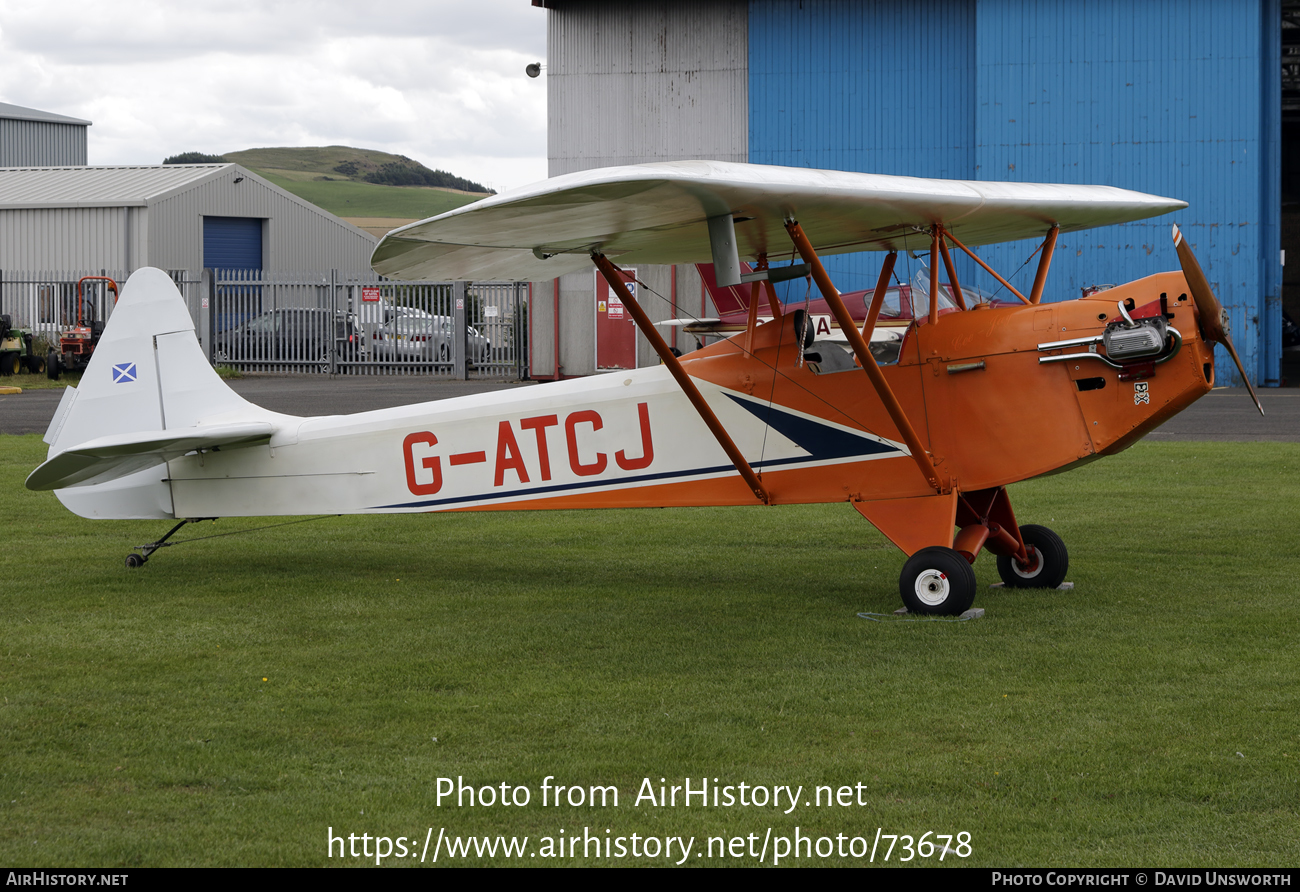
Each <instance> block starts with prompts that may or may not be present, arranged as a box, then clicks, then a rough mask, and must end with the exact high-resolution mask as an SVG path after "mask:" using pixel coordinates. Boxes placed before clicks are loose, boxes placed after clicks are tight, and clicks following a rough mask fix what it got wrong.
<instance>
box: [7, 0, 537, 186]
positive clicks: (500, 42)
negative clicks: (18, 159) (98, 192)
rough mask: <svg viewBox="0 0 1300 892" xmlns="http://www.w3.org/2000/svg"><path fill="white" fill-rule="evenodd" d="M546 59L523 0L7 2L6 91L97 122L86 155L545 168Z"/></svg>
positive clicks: (491, 171) (513, 179)
mask: <svg viewBox="0 0 1300 892" xmlns="http://www.w3.org/2000/svg"><path fill="white" fill-rule="evenodd" d="M545 58H546V12H545V11H544V10H542V9H537V8H534V7H532V6H531V5H530V4H529V0H473V2H451V0H422V2H411V0H382V2H370V3H358V2H341V0H313V2H285V3H279V2H267V0H263V2H250V0H226V2H222V3H220V4H215V3H214V4H202V3H180V2H171V3H163V2H151V0H118V2H112V3H106V2H103V0H89V2H88V0H37V2H32V0H0V101H3V102H9V103H13V104H14V105H22V106H27V107H28V108H37V109H40V110H42V111H49V112H55V113H57V114H65V115H71V116H73V117H77V118H84V119H86V120H89V121H93V122H94V126H92V127H91V128H90V130H89V133H90V136H89V142H90V145H89V162H90V163H91V164H158V163H161V161H162V160H163V158H165V157H166V156H168V155H173V154H176V153H178V152H186V151H198V152H210V153H214V154H221V153H223V152H232V151H238V150H240V149H250V148H259V147H264V146H326V145H347V146H357V147H361V148H370V149H382V150H383V151H386V152H393V153H395V154H400V155H406V156H408V157H411V158H414V159H415V160H417V161H420V162H422V163H424V164H426V165H428V166H429V167H432V168H441V169H443V170H449V171H451V172H452V173H454V174H456V175H458V176H463V177H468V178H469V179H471V180H476V181H478V182H480V183H483V184H485V185H487V186H490V187H492V188H495V189H497V190H498V191H499V190H503V189H508V188H511V187H514V186H520V185H523V184H525V183H530V182H533V181H534V180H539V179H543V178H544V177H545V176H546V83H545V81H546V79H545V76H543V77H541V78H538V79H536V80H533V79H532V78H529V77H527V76H526V75H525V74H524V66H525V65H527V64H528V63H529V62H541V61H544V60H545Z"/></svg>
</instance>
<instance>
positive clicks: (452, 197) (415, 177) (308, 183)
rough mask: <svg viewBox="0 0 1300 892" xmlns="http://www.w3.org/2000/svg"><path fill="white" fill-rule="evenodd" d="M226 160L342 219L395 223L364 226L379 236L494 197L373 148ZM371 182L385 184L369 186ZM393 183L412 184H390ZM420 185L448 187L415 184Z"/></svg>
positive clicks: (233, 155) (254, 152) (234, 155)
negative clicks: (377, 180)
mask: <svg viewBox="0 0 1300 892" xmlns="http://www.w3.org/2000/svg"><path fill="white" fill-rule="evenodd" d="M223 157H224V158H225V159H226V160H227V161H233V162H235V163H236V164H241V165H243V166H244V167H247V168H248V169H249V170H251V171H253V172H254V173H256V174H257V175H258V176H261V177H265V178H266V179H268V180H270V181H271V182H272V183H274V184H275V185H277V186H279V187H280V188H281V189H284V190H285V191H287V192H290V193H292V194H294V195H296V196H298V197H299V198H301V199H303V200H304V201H310V202H311V203H312V204H314V205H316V206H317V207H320V208H324V209H325V210H327V211H329V212H330V213H331V214H335V215H337V216H339V217H345V218H362V217H364V218H377V219H387V220H392V221H394V222H393V223H392V225H387V226H384V225H380V226H378V227H372V226H365V227H364V228H366V229H369V230H371V231H372V232H376V233H378V232H382V231H386V230H387V229H390V228H393V227H394V226H397V225H401V223H403V222H410V221H412V220H421V219H423V218H425V217H432V216H435V215H437V214H441V213H444V212H446V211H449V210H452V209H453V208H458V207H460V206H462V205H465V204H469V203H470V202H472V201H477V200H478V199H480V198H483V197H485V196H486V195H488V194H491V193H490V192H489V191H488V190H486V189H484V187H483V186H481V185H479V184H478V183H474V182H471V181H469V180H465V179H463V178H461V177H457V176H455V175H454V174H450V173H447V172H446V171H436V170H430V169H429V168H427V167H425V166H424V165H423V164H420V163H419V162H418V161H412V160H411V159H410V158H407V157H405V156H403V155H391V154H389V153H388V152H380V151H377V150H375V149H356V148H351V147H349V146H322V147H309V148H268V149H246V150H244V151H242V152H227V153H226V154H225V155H224V156H223ZM368 178H369V180H375V179H379V180H383V181H385V182H379V183H376V182H371V181H368ZM391 182H401V183H411V185H405V184H404V185H390V184H388V183H391ZM417 182H430V183H432V182H439V183H445V184H450V185H442V186H434V185H416V184H415V183H417ZM398 221H400V222H398Z"/></svg>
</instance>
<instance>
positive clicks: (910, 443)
mask: <svg viewBox="0 0 1300 892" xmlns="http://www.w3.org/2000/svg"><path fill="white" fill-rule="evenodd" d="M785 228H786V231H787V232H789V233H790V239H791V240H792V241H793V242H794V246H795V248H797V249H798V251H799V254H800V255H801V256H802V257H803V261H804V263H806V264H808V268H809V270H811V271H812V277H813V279H815V280H816V282H817V287H818V288H819V289H820V290H821V293H822V297H824V298H825V299H826V304H827V306H829V307H830V308H831V312H832V313H834V314H835V319H836V321H838V322H839V324H840V331H842V332H843V333H844V334H845V335H846V336H847V337H848V339H849V346H851V347H852V348H853V353H854V354H855V355H856V356H857V357H858V362H860V363H862V368H863V370H864V371H865V372H866V373H867V377H868V378H870V379H871V385H872V386H873V387H874V388H875V389H876V394H877V395H878V396H879V397H880V401H881V402H882V403H884V404H885V410H886V411H888V412H889V417H890V418H892V419H893V421H894V426H895V427H897V428H898V432H899V434H900V435H902V437H903V442H905V443H906V444H907V448H908V451H909V452H911V453H912V460H913V461H914V462H916V466H917V467H918V468H920V469H921V476H922V477H924V478H925V479H926V481H927V482H928V483H929V484H930V486H932V487H934V490H935V492H939V493H942V492H943V491H944V489H945V487H946V484H947V481H946V480H945V481H941V480H940V479H939V472H938V471H937V470H935V467H934V462H932V461H931V460H930V454H929V453H928V452H927V451H926V449H925V447H924V446H922V445H921V438H920V437H918V436H917V435H916V429H915V428H913V427H912V422H910V421H908V420H907V413H906V412H904V411H903V407H902V405H901V404H900V403H899V402H898V397H896V396H894V392H893V391H892V390H890V389H889V382H888V381H886V380H885V373H884V372H882V371H880V366H878V365H877V364H876V358H875V357H874V356H872V355H871V350H870V349H869V348H868V347H867V342H866V341H865V340H864V339H863V337H862V332H860V331H858V326H857V325H856V324H855V323H854V322H853V317H851V316H850V315H849V310H848V307H846V306H844V301H843V300H841V299H840V293H839V292H838V291H837V290H835V285H834V284H832V283H831V278H830V276H828V275H827V274H826V268H825V267H823V266H822V262H821V260H820V259H819V258H818V257H817V252H816V251H814V250H813V246H812V243H811V242H809V241H808V236H806V235H804V231H803V228H802V227H801V226H800V225H799V224H798V223H797V222H795V221H794V220H789V221H787V222H786V224H785ZM888 262H889V261H888V260H886V263H888ZM873 302H874V300H873Z"/></svg>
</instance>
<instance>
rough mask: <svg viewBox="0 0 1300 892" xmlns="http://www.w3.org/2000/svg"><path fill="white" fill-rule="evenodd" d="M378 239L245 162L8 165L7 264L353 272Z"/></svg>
mask: <svg viewBox="0 0 1300 892" xmlns="http://www.w3.org/2000/svg"><path fill="white" fill-rule="evenodd" d="M375 241H376V239H375V238H374V236H371V235H369V234H368V233H365V232H363V231H361V230H360V229H357V228H356V227H355V226H352V225H351V224H349V223H346V222H344V221H343V220H340V219H339V218H338V217H335V216H333V215H332V214H329V213H327V212H326V211H324V210H322V209H320V208H318V207H316V206H315V205H313V204H309V203H308V202H305V201H303V200H302V199H300V198H298V197H296V196H294V195H290V194H289V193H288V192H285V191H284V190H283V189H280V188H278V187H277V186H274V185H272V184H271V183H268V182H267V181H266V180H264V179H262V178H261V177H259V176H257V175H256V174H253V173H251V172H249V171H248V170H246V169H244V168H242V167H240V166H239V165H238V164H177V165H165V166H164V165H158V166H148V167H44V168H36V167H28V168H3V169H0V270H14V269H19V270H83V269H98V268H106V269H112V270H126V271H128V272H129V271H131V270H134V269H138V268H140V267H142V266H155V267H159V268H161V269H167V270H200V269H203V268H205V267H212V266H217V267H222V268H245V269H264V270H268V271H289V270H316V271H320V270H329V269H338V270H341V271H349V272H353V271H363V270H368V269H369V265H370V252H371V251H372V250H373V249H374V246H375Z"/></svg>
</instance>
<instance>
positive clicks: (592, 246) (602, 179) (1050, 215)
mask: <svg viewBox="0 0 1300 892" xmlns="http://www.w3.org/2000/svg"><path fill="white" fill-rule="evenodd" d="M1184 207H1187V203H1186V202H1183V201H1178V200H1177V199H1172V198H1162V197H1160V196H1156V195H1148V194H1145V193H1142V192H1132V191H1129V190H1127V189H1118V188H1115V187H1112V186H1078V185H1065V184H1049V183H997V182H983V181H973V180H937V179H922V178H918V177H896V176H883V175H879V174H867V173H849V172H845V171H833V170H812V169H807V168H796V167H772V166H767V165H761V164H738V163H730V162H722V161H671V162H663V163H655V164H637V165H630V166H627V167H607V168H601V169H598V170H587V171H581V172H578V173H573V174H567V175H565V176H560V177H553V178H551V179H548V180H543V181H542V182H540V183H534V184H532V185H530V186H524V187H522V188H519V189H514V190H511V191H509V192H503V193H501V194H500V195H495V196H493V197H491V198H486V199H484V200H482V201H478V202H475V203H473V204H470V205H466V206H464V207H461V208H457V209H456V210H454V211H449V212H447V213H445V214H441V215H439V216H437V217H432V218H430V219H428V220H423V221H421V222H418V223H412V224H411V225H409V226H405V227H402V228H401V229H396V230H394V231H392V232H390V233H389V234H388V235H387V236H385V237H384V238H383V240H381V241H380V243H379V244H378V245H377V246H376V248H375V252H374V255H373V256H372V258H371V263H372V265H373V266H374V268H375V270H376V271H377V272H378V273H380V274H381V275H384V276H388V277H390V278H394V279H471V280H473V279H551V278H554V277H555V276H557V275H560V274H561V273H566V272H573V271H576V270H580V269H589V268H590V265H591V261H590V259H589V255H590V254H591V252H592V251H593V250H597V249H598V250H599V251H600V252H601V253H603V254H606V255H608V256H610V257H611V258H615V259H616V260H617V262H618V263H619V264H621V265H631V264H638V263H644V264H673V263H707V262H709V260H710V259H711V254H710V239H709V228H708V224H707V223H706V221H707V220H708V219H709V218H716V217H719V216H722V215H728V214H729V215H731V216H732V217H733V218H734V220H735V232H736V239H737V245H738V248H739V254H740V256H741V257H742V258H746V257H748V258H757V257H758V256H759V255H760V254H763V253H767V252H769V251H771V252H773V253H776V252H785V251H788V250H789V247H790V241H789V238H788V236H787V235H786V231H785V226H784V224H785V221H786V220H787V219H797V220H798V221H799V222H800V224H801V225H802V227H803V230H804V232H805V233H806V234H807V235H808V237H809V240H810V241H811V242H812V244H813V246H814V247H815V248H816V250H817V251H818V253H820V254H836V253H844V252H849V251H868V250H897V249H900V248H904V247H922V246H924V245H926V244H928V242H927V240H926V239H927V237H926V236H924V235H922V233H923V232H924V231H925V230H927V229H928V228H929V227H930V226H932V225H933V224H936V223H938V224H942V225H943V227H944V228H945V229H946V230H947V231H948V232H950V233H953V234H955V235H956V236H957V237H958V238H960V239H961V240H962V242H964V243H965V244H967V245H986V244H991V243H994V242H1004V241H1014V240H1017V239H1024V238H1038V237H1042V235H1043V234H1044V233H1045V232H1046V230H1047V229H1049V228H1050V227H1051V226H1052V225H1054V224H1055V225H1058V226H1059V227H1060V229H1061V231H1063V232H1071V231H1077V230H1080V229H1090V228H1093V227H1097V226H1108V225H1111V224H1114V223H1127V222H1130V221H1133V220H1142V219H1145V218H1147V217H1154V216H1157V215H1159V214H1164V213H1168V212H1169V211H1173V210H1178V209H1180V208H1184ZM907 236H910V237H911V239H910V240H909V242H908V244H906V245H905V244H904V237H907Z"/></svg>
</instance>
